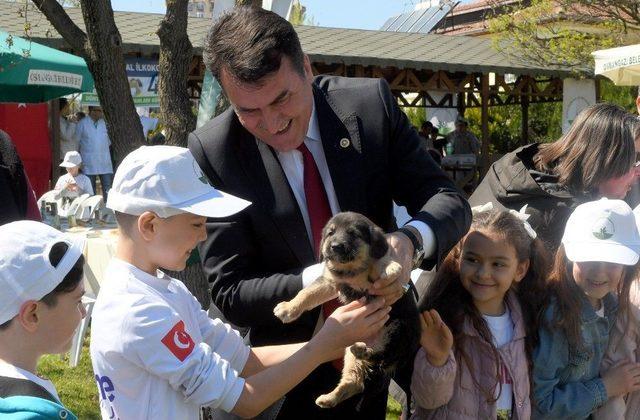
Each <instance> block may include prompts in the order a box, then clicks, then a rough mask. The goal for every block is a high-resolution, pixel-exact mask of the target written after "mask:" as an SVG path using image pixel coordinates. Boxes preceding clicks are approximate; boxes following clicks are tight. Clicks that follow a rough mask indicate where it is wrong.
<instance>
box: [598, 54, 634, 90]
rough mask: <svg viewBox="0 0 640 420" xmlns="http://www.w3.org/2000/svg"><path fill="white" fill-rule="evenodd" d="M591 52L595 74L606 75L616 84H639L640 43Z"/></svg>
mask: <svg viewBox="0 0 640 420" xmlns="http://www.w3.org/2000/svg"><path fill="white" fill-rule="evenodd" d="M591 54H592V55H593V58H594V59H595V62H596V68H595V74H601V75H603V76H605V77H608V78H609V79H611V80H612V81H613V83H615V84H616V85H622V86H631V85H640V44H638V45H628V46H626V47H619V48H611V49H608V50H599V51H594V52H592V53H591Z"/></svg>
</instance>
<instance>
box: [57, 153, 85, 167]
mask: <svg viewBox="0 0 640 420" xmlns="http://www.w3.org/2000/svg"><path fill="white" fill-rule="evenodd" d="M81 164H82V156H80V153H78V152H74V151H70V152H67V153H66V154H65V155H64V160H63V161H62V163H61V164H60V166H62V167H63V168H74V167H76V166H80V165H81Z"/></svg>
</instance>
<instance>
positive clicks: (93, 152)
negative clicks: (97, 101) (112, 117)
mask: <svg viewBox="0 0 640 420" xmlns="http://www.w3.org/2000/svg"><path fill="white" fill-rule="evenodd" d="M76 135H77V136H78V142H79V152H80V155H81V156H82V161H83V162H84V173H85V174H86V175H87V176H88V177H89V179H90V180H91V186H92V188H93V191H96V180H97V178H98V177H100V184H101V185H102V195H103V197H104V198H105V200H106V199H107V197H108V193H109V190H110V189H111V183H112V182H113V164H112V163H111V154H110V153H109V146H110V145H111V141H110V140H109V136H108V134H107V125H106V123H105V121H104V119H103V118H102V108H100V107H98V106H90V107H89V118H83V119H82V120H81V121H80V122H79V123H78V126H77V129H76Z"/></svg>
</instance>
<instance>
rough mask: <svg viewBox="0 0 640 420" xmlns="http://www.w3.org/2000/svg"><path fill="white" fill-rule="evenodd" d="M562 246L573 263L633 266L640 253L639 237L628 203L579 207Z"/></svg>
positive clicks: (606, 202)
mask: <svg viewBox="0 0 640 420" xmlns="http://www.w3.org/2000/svg"><path fill="white" fill-rule="evenodd" d="M562 244H563V245H564V249H565V252H566V254H567V258H568V259H569V260H570V261H573V262H586V261H601V262H609V263H614V264H622V265H634V264H636V263H637V262H638V256H639V253H640V234H638V227H637V225H636V218H635V216H634V213H633V211H632V210H631V207H629V205H628V204H627V203H625V202H624V201H622V200H608V199H606V198H602V199H600V200H597V201H590V202H587V203H584V204H581V205H579V206H578V207H576V209H575V210H574V211H573V213H571V216H569V220H567V225H566V227H565V229H564V235H563V237H562Z"/></svg>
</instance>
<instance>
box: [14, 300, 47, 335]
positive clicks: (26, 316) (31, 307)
mask: <svg viewBox="0 0 640 420" xmlns="http://www.w3.org/2000/svg"><path fill="white" fill-rule="evenodd" d="M39 304H43V303H42V302H40V303H38V302H36V301H35V300H28V301H26V302H25V303H23V304H22V306H21V307H20V312H18V315H16V318H17V319H16V321H18V322H20V324H21V325H22V328H24V329H25V330H27V331H28V332H30V333H33V332H36V331H37V330H38V321H39V320H40V314H39V313H38V305H39Z"/></svg>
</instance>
